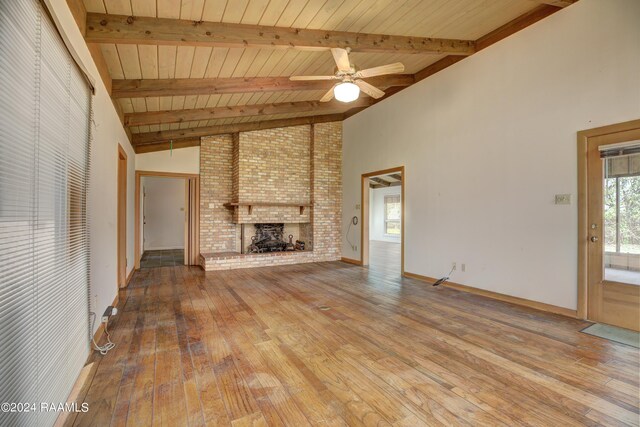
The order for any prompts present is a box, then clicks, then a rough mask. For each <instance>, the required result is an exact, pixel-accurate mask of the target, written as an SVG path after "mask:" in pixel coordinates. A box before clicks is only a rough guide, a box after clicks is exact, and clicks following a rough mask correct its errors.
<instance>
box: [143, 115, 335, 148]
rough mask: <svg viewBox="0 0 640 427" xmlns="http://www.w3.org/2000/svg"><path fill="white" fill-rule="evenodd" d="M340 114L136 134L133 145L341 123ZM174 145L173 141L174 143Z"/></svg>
mask: <svg viewBox="0 0 640 427" xmlns="http://www.w3.org/2000/svg"><path fill="white" fill-rule="evenodd" d="M343 118H344V116H343V115H342V114H328V115H324V116H306V117H295V118H291V119H279V120H266V121H255V122H246V123H234V124H229V125H217V126H206V127H197V128H189V129H179V130H168V131H159V132H146V133H137V134H134V135H133V144H134V147H135V148H136V149H137V148H138V147H140V146H141V145H145V144H156V143H159V142H169V141H174V140H178V139H183V138H197V137H202V136H211V135H221V134H225V133H236V132H249V131H253V130H262V129H275V128H281V127H287V126H300V125H309V124H314V123H326V122H337V121H342V119H343ZM174 144H175V141H174Z"/></svg>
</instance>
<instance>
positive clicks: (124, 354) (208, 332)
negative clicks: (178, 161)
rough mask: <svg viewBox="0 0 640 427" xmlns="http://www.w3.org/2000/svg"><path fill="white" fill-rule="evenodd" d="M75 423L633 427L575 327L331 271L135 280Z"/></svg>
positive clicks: (604, 345)
mask: <svg viewBox="0 0 640 427" xmlns="http://www.w3.org/2000/svg"><path fill="white" fill-rule="evenodd" d="M119 308H120V310H121V312H120V313H119V314H118V315H117V316H116V318H114V320H113V322H112V325H111V331H112V338H113V340H114V342H116V343H117V347H116V348H115V349H114V350H112V351H111V352H110V353H109V354H108V355H107V356H104V357H103V356H99V355H97V356H93V357H92V358H91V360H90V362H94V365H93V369H92V372H91V375H90V378H89V380H88V381H87V385H86V386H85V387H84V388H83V389H82V391H81V395H80V399H84V401H86V402H87V403H88V404H89V406H90V410H89V412H88V413H80V414H77V415H75V416H71V417H69V418H68V419H67V424H68V425H78V426H88V425H95V426H108V425H113V426H123V425H130V426H151V425H158V426H203V425H211V426H215V425H224V426H229V425H232V426H236V427H237V426H264V425H272V426H279V425H285V426H295V427H300V426H308V425H320V426H340V425H351V426H360V425H365V426H389V425H393V426H421V425H430V426H440V425H464V426H471V425H473V426H477V425H485V426H497V425H502V426H518V425H537V426H554V427H558V426H579V425H587V426H590V425H591V426H595V425H611V426H620V425H638V423H639V416H638V412H639V410H638V398H639V389H638V383H639V380H640V378H639V353H638V350H637V349H635V348H632V347H627V346H625V345H622V344H616V343H613V342H609V341H606V340H603V339H600V338H596V337H593V336H589V335H586V334H583V333H580V332H579V331H580V330H581V329H582V328H584V327H585V326H587V325H588V323H587V322H584V321H580V320H575V319H571V318H567V317H563V316H560V315H554V314H548V313H544V312H540V311H536V310H533V309H529V308H524V307H519V306H516V305H511V304H508V303H503V302H499V301H495V300H491V299H487V298H484V297H481V296H477V295H472V294H468V293H464V292H460V291H456V290H453V289H449V288H446V287H438V288H433V287H431V286H429V285H428V284H426V283H423V282H420V281H416V280H412V279H403V278H400V277H399V276H397V277H391V276H390V275H388V274H386V272H384V271H383V272H377V271H374V270H373V269H372V270H369V269H366V268H362V267H358V266H354V265H350V264H345V263H341V262H329V263H319V264H301V265H293V266H281V267H267V268H255V269H246V270H234V271H225V272H210V273H205V272H203V271H201V270H200V269H199V268H196V267H184V266H175V267H160V268H150V269H143V270H140V271H138V272H136V273H135V275H134V277H133V279H132V282H131V284H130V285H129V288H128V289H127V290H126V291H124V292H122V293H121V296H120V302H119Z"/></svg>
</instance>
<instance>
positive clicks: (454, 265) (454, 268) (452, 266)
mask: <svg viewBox="0 0 640 427" xmlns="http://www.w3.org/2000/svg"><path fill="white" fill-rule="evenodd" d="M457 268H458V266H457V265H456V263H455V262H452V263H451V269H452V270H453V271H456V269H457Z"/></svg>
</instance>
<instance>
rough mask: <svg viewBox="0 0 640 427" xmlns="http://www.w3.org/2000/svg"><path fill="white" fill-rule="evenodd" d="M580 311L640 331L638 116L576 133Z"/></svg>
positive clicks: (639, 144)
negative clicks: (634, 119) (629, 120)
mask: <svg viewBox="0 0 640 427" xmlns="http://www.w3.org/2000/svg"><path fill="white" fill-rule="evenodd" d="M578 154H579V158H578V161H579V162H578V166H579V170H578V172H579V186H580V188H579V198H580V200H579V215H580V218H579V225H580V235H579V258H580V270H579V294H578V315H579V316H580V317H582V318H586V319H589V320H593V321H595V322H601V323H606V324H610V325H614V326H619V327H622V328H627V329H633V330H636V331H637V330H640V120H636V121H633V122H627V123H622V124H618V125H612V126H606V127H603V128H598V129H591V130H588V131H583V132H580V133H579V134H578Z"/></svg>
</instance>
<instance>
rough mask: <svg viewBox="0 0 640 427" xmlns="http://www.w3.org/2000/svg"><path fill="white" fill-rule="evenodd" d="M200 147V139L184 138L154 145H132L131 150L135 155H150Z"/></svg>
mask: <svg viewBox="0 0 640 427" xmlns="http://www.w3.org/2000/svg"><path fill="white" fill-rule="evenodd" d="M199 145H200V137H197V138H184V139H176V140H175V141H173V142H170V141H165V142H158V143H156V144H142V145H134V146H133V150H134V151H135V152H136V153H137V154H141V153H152V152H154V151H165V150H171V149H174V150H175V149H178V148H187V147H197V146H199Z"/></svg>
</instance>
